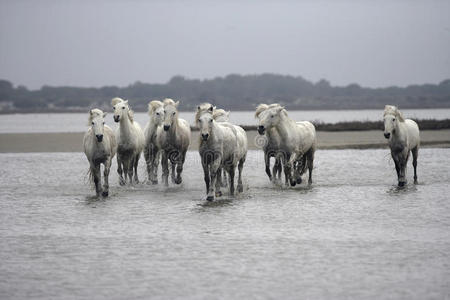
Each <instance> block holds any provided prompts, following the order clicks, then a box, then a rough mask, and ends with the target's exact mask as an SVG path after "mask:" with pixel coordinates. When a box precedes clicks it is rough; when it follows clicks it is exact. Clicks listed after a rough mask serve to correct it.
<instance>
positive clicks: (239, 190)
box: [237, 185, 244, 193]
mask: <svg viewBox="0 0 450 300" xmlns="http://www.w3.org/2000/svg"><path fill="white" fill-rule="evenodd" d="M237 188H238V192H239V193H242V192H243V191H244V187H243V186H242V185H238V187H237Z"/></svg>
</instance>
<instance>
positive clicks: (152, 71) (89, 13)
mask: <svg viewBox="0 0 450 300" xmlns="http://www.w3.org/2000/svg"><path fill="white" fill-rule="evenodd" d="M265 72H270V73H278V74H289V75H295V76H298V75H300V76H302V77H304V78H305V79H308V80H312V81H318V80H319V79H321V78H326V79H328V80H330V81H331V83H332V84H333V85H347V84H349V83H354V82H356V83H359V84H361V85H363V86H370V87H379V86H389V85H400V86H405V85H408V84H422V83H438V82H440V81H441V80H443V79H445V78H450V1H336V0H328V1H327V0H322V1H321V0H319V1H316V0H311V1H277V0H273V1H272V0H270V1H238V0H236V1H218V0H210V1H106V0H105V1H87V0H86V1H75V0H73V1H56V0H55V1H21V0H14V1H4V0H0V78H3V79H7V80H10V81H12V82H13V83H14V84H16V85H17V84H23V85H26V86H27V87H29V88H32V89H35V88H39V87H41V86H42V85H44V84H48V85H70V86H95V87H98V86H103V85H119V86H125V85H128V84H130V83H133V82H135V81H138V80H139V81H142V82H149V83H156V82H158V83H163V82H166V81H168V80H169V79H170V78H171V77H172V76H174V75H184V76H186V77H188V78H199V79H203V78H214V77H216V76H224V75H227V74H230V73H240V74H258V73H265Z"/></svg>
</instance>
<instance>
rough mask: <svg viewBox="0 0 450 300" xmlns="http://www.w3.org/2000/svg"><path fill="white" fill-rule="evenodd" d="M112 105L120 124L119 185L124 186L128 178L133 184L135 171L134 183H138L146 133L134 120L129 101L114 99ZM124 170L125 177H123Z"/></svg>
mask: <svg viewBox="0 0 450 300" xmlns="http://www.w3.org/2000/svg"><path fill="white" fill-rule="evenodd" d="M111 104H112V105H113V109H114V121H115V122H116V123H119V124H120V125H119V126H118V127H117V129H116V140H117V165H118V166H117V172H118V173H119V183H120V185H124V184H125V183H126V179H127V176H128V180H129V182H130V184H132V183H133V169H134V182H135V183H138V182H139V179H138V175H137V168H138V163H139V158H140V156H141V152H142V149H143V148H144V142H145V139H144V133H143V132H142V129H141V126H139V124H138V123H137V122H136V121H134V119H133V111H132V110H131V108H130V107H129V105H128V100H126V101H124V100H123V99H121V98H114V99H112V101H111ZM122 169H123V173H124V174H125V176H122Z"/></svg>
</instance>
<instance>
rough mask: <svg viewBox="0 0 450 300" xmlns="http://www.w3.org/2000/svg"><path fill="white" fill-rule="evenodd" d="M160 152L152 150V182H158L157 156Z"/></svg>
mask: <svg viewBox="0 0 450 300" xmlns="http://www.w3.org/2000/svg"><path fill="white" fill-rule="evenodd" d="M160 155H161V153H160V152H159V151H158V150H156V149H154V150H153V157H152V171H153V173H152V174H153V179H152V184H158V167H159V157H160Z"/></svg>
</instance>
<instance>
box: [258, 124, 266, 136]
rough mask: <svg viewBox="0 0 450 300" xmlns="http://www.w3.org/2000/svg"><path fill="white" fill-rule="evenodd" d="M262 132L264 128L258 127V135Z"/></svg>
mask: <svg viewBox="0 0 450 300" xmlns="http://www.w3.org/2000/svg"><path fill="white" fill-rule="evenodd" d="M264 130H265V128H264V126H262V125H260V126H258V133H259V134H263V133H264Z"/></svg>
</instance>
